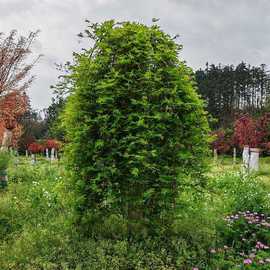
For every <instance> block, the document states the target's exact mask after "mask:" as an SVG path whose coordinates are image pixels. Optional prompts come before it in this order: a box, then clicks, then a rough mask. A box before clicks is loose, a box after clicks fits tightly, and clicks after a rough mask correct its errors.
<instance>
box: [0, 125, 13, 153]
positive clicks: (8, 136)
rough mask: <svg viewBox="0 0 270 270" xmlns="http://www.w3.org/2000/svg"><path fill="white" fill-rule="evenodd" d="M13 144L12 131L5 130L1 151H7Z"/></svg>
mask: <svg viewBox="0 0 270 270" xmlns="http://www.w3.org/2000/svg"><path fill="white" fill-rule="evenodd" d="M11 143H12V131H11V130H8V129H5V131H4V135H3V139H2V145H1V151H7V150H8V148H9V147H10V146H11Z"/></svg>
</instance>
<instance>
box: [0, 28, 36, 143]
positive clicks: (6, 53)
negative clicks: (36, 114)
mask: <svg viewBox="0 0 270 270" xmlns="http://www.w3.org/2000/svg"><path fill="white" fill-rule="evenodd" d="M37 34H38V32H31V33H30V34H29V35H28V36H27V37H18V36H17V32H16V31H11V32H10V34H9V35H8V36H7V37H4V35H3V34H1V33H0V144H1V141H2V137H3V134H4V132H5V130H7V129H8V130H10V131H12V135H13V136H12V143H13V145H16V143H17V140H18V138H19V137H20V134H21V129H22V127H21V125H20V124H19V119H20V117H21V116H22V115H23V114H24V113H25V112H26V111H27V110H28V108H29V99H28V97H27V95H26V92H25V91H26V90H27V89H28V88H29V86H30V84H31V83H32V81H33V76H30V75H29V74H30V71H31V69H32V68H33V66H34V64H35V63H36V61H37V60H38V58H39V56H38V57H36V58H35V59H32V61H31V62H30V63H26V59H28V58H29V56H30V55H31V50H30V49H31V46H32V44H33V41H34V40H35V38H36V36H37Z"/></svg>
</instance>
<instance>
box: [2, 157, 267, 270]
mask: <svg viewBox="0 0 270 270" xmlns="http://www.w3.org/2000/svg"><path fill="white" fill-rule="evenodd" d="M209 163H211V161H210V160H209ZM239 170H240V160H238V162H237V164H236V165H233V164H232V160H231V159H230V158H228V157H223V158H221V157H219V160H218V162H217V164H212V165H211V172H210V173H209V175H208V177H207V184H206V186H205V190H200V192H198V191H197V192H196V193H194V191H193V190H191V189H189V188H186V190H185V191H184V192H182V193H181V196H180V198H179V202H178V203H179V206H181V207H180V209H179V210H178V217H179V220H177V221H176V222H175V224H174V235H173V236H170V239H172V240H170V241H171V242H170V243H166V244H165V242H166V241H164V239H163V240H162V239H159V238H158V237H151V241H148V240H147V236H144V238H142V239H141V240H140V241H138V240H136V241H135V240H134V241H133V240H130V239H129V240H127V238H126V229H125V226H126V225H125V224H126V223H125V221H124V220H123V219H122V218H121V217H119V216H111V217H110V218H108V219H107V220H105V223H104V224H103V226H102V227H97V228H95V229H94V230H93V232H92V235H87V236H85V235H82V234H80V232H79V231H78V230H76V229H75V228H76V227H75V226H74V225H73V216H74V213H73V211H72V209H73V203H74V201H73V200H74V199H73V195H72V189H73V187H72V186H71V185H70V184H69V181H68V177H69V175H68V173H66V171H65V169H64V166H63V164H62V163H61V161H60V162H58V161H55V162H50V161H47V160H45V159H44V158H39V159H37V164H35V165H31V161H30V159H26V158H19V160H16V159H13V160H12V162H11V163H10V166H9V169H8V174H9V185H8V188H7V189H5V190H2V191H1V193H0V213H1V216H0V269H3V270H5V269H18V270H22V269H27V270H32V269H35V270H37V269H46V270H49V269H55V270H56V269H63V270H64V269H65V270H67V269H77V270H79V269H138V270H139V269H140V270H141V269H164V270H165V269H167V270H172V269H246V268H247V269H269V267H270V264H269V259H270V252H269V250H268V245H269V244H270V232H269V226H270V223H268V221H267V220H268V219H267V215H268V214H269V213H270V211H269V209H270V208H269V202H268V201H269V200H268V198H269V195H268V194H269V193H268V191H269V190H270V173H269V171H270V159H269V158H268V157H267V158H262V160H261V170H260V172H258V173H257V175H253V176H247V175H243V174H242V173H239ZM264 184H266V185H264ZM181 208H182V209H181ZM101 235H102V236H103V237H104V238H102V237H101ZM172 252H173V254H174V256H175V258H177V259H174V258H172Z"/></svg>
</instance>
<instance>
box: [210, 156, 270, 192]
mask: <svg viewBox="0 0 270 270" xmlns="http://www.w3.org/2000/svg"><path fill="white" fill-rule="evenodd" d="M210 163H211V164H212V165H211V173H210V175H215V174H216V173H226V172H228V171H235V172H237V171H240V170H241V168H242V159H241V158H237V159H236V163H235V164H233V159H232V158H231V157H228V156H220V157H219V158H218V160H217V162H213V161H210ZM254 175H255V176H257V177H258V179H260V180H261V181H262V182H264V183H265V184H266V185H269V187H270V157H261V158H260V163H259V171H258V172H256V173H254Z"/></svg>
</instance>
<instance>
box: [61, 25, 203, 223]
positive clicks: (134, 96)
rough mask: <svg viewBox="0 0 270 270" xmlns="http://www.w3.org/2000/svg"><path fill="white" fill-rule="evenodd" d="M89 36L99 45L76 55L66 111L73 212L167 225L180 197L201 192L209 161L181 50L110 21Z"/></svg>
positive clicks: (151, 32)
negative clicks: (187, 192) (185, 192)
mask: <svg viewBox="0 0 270 270" xmlns="http://www.w3.org/2000/svg"><path fill="white" fill-rule="evenodd" d="M85 33H86V35H87V36H88V37H90V38H91V39H92V40H94V41H95V44H94V46H93V47H92V48H90V49H88V50H85V51H84V52H82V53H80V54H76V57H75V65H74V66H72V67H71V71H72V73H71V75H70V78H71V80H72V81H73V92H72V94H71V96H70V97H69V98H68V102H67V108H66V110H65V114H64V121H65V128H66V132H67V141H68V144H69V145H68V147H67V152H66V155H67V157H68V162H69V166H70V167H69V168H71V170H73V171H74V176H73V178H74V183H75V184H74V186H75V187H76V188H77V190H78V196H79V199H78V210H79V212H81V214H82V216H83V217H84V218H86V219H87V221H86V222H88V223H90V222H91V221H90V220H91V218H92V215H93V213H94V212H95V211H96V210H98V211H101V212H102V216H104V214H105V216H106V213H110V214H111V213H117V214H121V215H123V216H125V217H126V218H128V220H129V221H130V220H134V221H136V222H140V221H142V222H143V223H144V224H149V223H154V222H155V221H158V222H159V221H160V222H165V220H166V218H167V217H168V216H170V215H173V214H175V207H174V206H176V205H177V198H178V197H179V192H180V190H183V188H184V187H185V186H196V187H198V188H200V187H201V186H202V185H204V179H203V176H202V174H203V172H204V171H205V162H204V161H205V156H206V155H207V133H208V124H207V120H206V117H205V113H204V110H203V103H202V101H201V100H200V99H199V98H198V96H197V94H196V92H195V90H194V84H193V80H192V73H191V71H190V70H189V69H188V68H187V67H186V66H185V64H184V63H183V62H181V61H179V60H178V53H179V51H180V49H181V46H179V45H178V44H176V43H175V41H174V40H173V39H172V38H171V37H170V36H168V35H167V34H165V33H164V32H162V31H161V30H160V28H159V27H158V26H156V25H154V26H151V27H147V26H145V25H142V24H137V23H129V22H125V23H121V24H120V23H115V22H113V21H107V22H105V23H103V24H100V25H99V24H98V25H97V24H94V25H89V27H88V28H87V30H86V31H85ZM89 209H90V210H89ZM88 210H89V211H88ZM165 224H166V222H165ZM166 226H169V223H168V224H167V225H166Z"/></svg>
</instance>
